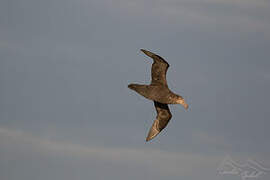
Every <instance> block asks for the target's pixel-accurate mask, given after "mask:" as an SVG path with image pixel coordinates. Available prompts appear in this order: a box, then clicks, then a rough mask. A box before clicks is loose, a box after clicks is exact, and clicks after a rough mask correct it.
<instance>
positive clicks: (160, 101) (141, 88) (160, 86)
mask: <svg viewBox="0 0 270 180" xmlns="http://www.w3.org/2000/svg"><path fill="white" fill-rule="evenodd" d="M141 51H142V52H144V54H146V55H147V56H149V57H151V58H152V59H153V60H154V62H153V64H152V69H151V75H152V81H151V84H150V85H141V84H130V85H128V87H129V88H130V89H132V90H134V91H136V92H137V93H139V94H140V95H142V96H144V97H145V98H147V99H150V100H153V101H154V105H155V108H156V111H157V116H156V120H155V121H154V123H153V125H152V127H151V129H150V130H149V133H148V136H147V138H146V141H149V140H151V139H153V138H154V137H156V136H157V135H158V134H159V133H160V132H161V131H162V130H163V129H164V128H165V127H166V126H167V124H168V122H169V121H170V119H171V118H172V114H171V112H170V109H169V107H168V104H181V105H183V106H184V108H185V109H188V104H187V103H186V102H185V100H184V98H183V97H182V96H180V95H177V94H175V93H173V92H172V91H171V90H170V89H169V88H168V84H167V81H166V73H167V70H168V68H169V64H168V63H167V62H166V61H165V60H164V59H163V58H162V57H160V56H159V55H156V54H154V53H152V52H150V51H146V50H144V49H141Z"/></svg>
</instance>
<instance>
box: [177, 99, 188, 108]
mask: <svg viewBox="0 0 270 180" xmlns="http://www.w3.org/2000/svg"><path fill="white" fill-rule="evenodd" d="M177 103H178V104H181V105H182V106H183V107H184V108H185V109H186V110H187V109H188V104H187V103H186V102H185V100H184V99H179V100H177Z"/></svg>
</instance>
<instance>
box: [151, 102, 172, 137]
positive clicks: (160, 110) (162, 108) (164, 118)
mask: <svg viewBox="0 0 270 180" xmlns="http://www.w3.org/2000/svg"><path fill="white" fill-rule="evenodd" d="M154 104H155V108H156V110H157V117H156V120H155V121H154V123H153V125H152V127H151V129H150V130H149V133H148V136H147V138H146V141H149V140H151V139H153V138H154V137H156V136H157V135H158V134H159V133H160V132H161V131H162V129H164V128H165V127H166V126H167V124H168V122H169V121H170V119H171V118H172V114H171V112H170V109H169V107H168V104H162V103H159V102H157V101H154Z"/></svg>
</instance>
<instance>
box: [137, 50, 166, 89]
mask: <svg viewBox="0 0 270 180" xmlns="http://www.w3.org/2000/svg"><path fill="white" fill-rule="evenodd" d="M141 51H142V52H144V53H145V54H146V55H147V56H149V57H151V58H152V59H153V60H154V62H153V64H152V70H151V74H152V82H151V85H165V86H167V80H166V73H167V70H168V68H169V66H170V65H169V64H168V63H167V62H166V61H165V60H164V59H163V58H162V57H160V56H159V55H156V54H154V53H152V52H150V51H146V50H144V49H141Z"/></svg>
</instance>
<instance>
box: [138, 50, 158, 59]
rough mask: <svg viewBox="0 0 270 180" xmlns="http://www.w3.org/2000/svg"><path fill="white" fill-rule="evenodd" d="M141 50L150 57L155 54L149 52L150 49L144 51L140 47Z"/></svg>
mask: <svg viewBox="0 0 270 180" xmlns="http://www.w3.org/2000/svg"><path fill="white" fill-rule="evenodd" d="M141 51H142V52H143V53H144V54H146V55H147V56H149V57H151V58H153V57H154V56H155V54H154V53H152V52H150V51H146V50H144V49H141Z"/></svg>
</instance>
